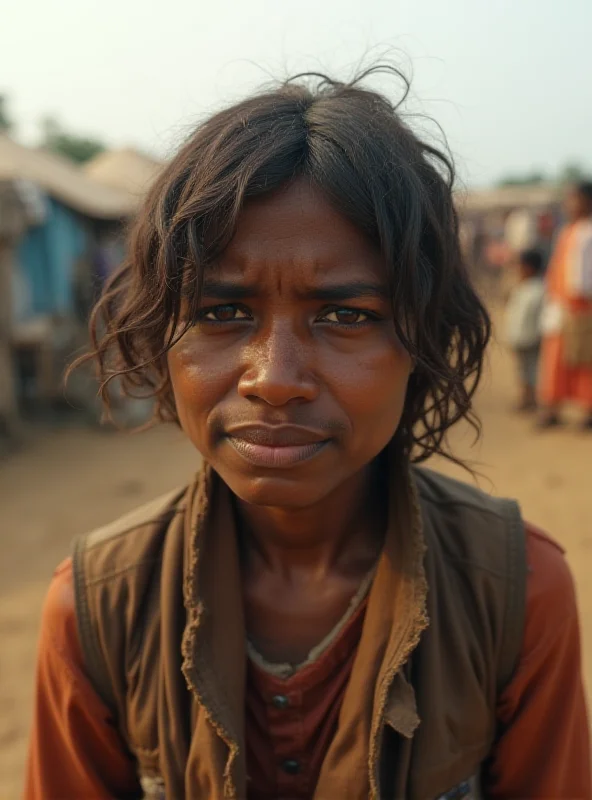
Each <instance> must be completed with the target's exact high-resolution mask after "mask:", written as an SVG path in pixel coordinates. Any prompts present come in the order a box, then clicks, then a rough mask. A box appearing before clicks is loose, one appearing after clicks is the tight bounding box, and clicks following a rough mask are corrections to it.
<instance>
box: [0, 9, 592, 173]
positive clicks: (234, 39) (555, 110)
mask: <svg viewBox="0 0 592 800" xmlns="http://www.w3.org/2000/svg"><path fill="white" fill-rule="evenodd" d="M388 48H393V49H394V53H395V55H396V56H397V58H398V59H399V62H400V64H401V66H403V68H404V69H405V70H406V71H407V72H410V70H412V72H413V76H414V80H413V102H412V104H411V109H414V110H418V109H419V110H421V111H423V112H425V113H428V114H430V115H431V116H433V117H435V119H436V120H437V121H438V122H439V123H440V124H441V125H442V126H443V128H444V130H445V132H446V134H447V136H448V139H449V142H450V145H451V147H452V150H453V152H454V155H455V157H456V159H457V163H458V167H459V172H460V175H461V177H462V178H463V179H464V180H465V181H467V182H469V183H471V184H476V185H481V184H487V183H488V182H491V181H495V180H496V179H497V178H498V177H500V176H501V175H505V174H507V173H512V172H524V171H529V170H531V169H541V170H545V171H556V170H557V169H558V168H559V167H560V166H562V165H563V164H565V163H566V162H578V163H580V164H582V165H584V166H586V167H588V168H590V169H592V53H591V51H592V0H273V1H272V0H210V1H209V2H204V0H160V1H157V0H0V92H4V93H6V94H7V95H8V97H9V99H10V110H11V112H12V116H13V117H14V118H15V119H16V121H17V123H18V131H17V133H18V135H19V137H20V138H21V139H22V140H24V141H27V142H33V141H34V139H35V135H36V131H37V123H38V121H39V119H40V118H41V117H42V116H44V115H46V114H52V115H55V116H56V117H57V118H58V119H59V120H60V121H61V122H62V123H63V125H64V126H65V127H68V128H70V129H72V130H73V131H75V132H77V133H86V134H90V135H97V136H99V137H101V138H104V139H105V140H106V142H107V143H108V144H109V145H112V146H126V145H136V146H139V147H141V148H143V149H145V150H147V151H149V152H153V153H156V154H158V155H166V154H167V153H170V152H171V151H172V150H173V149H174V147H175V146H176V144H178V143H179V142H180V140H181V139H182V138H183V136H184V134H185V133H186V132H188V131H189V130H190V128H191V126H192V124H194V123H195V121H197V120H199V119H200V118H201V117H202V116H203V115H204V114H206V113H208V112H211V111H214V110H216V109H218V108H220V107H221V106H222V105H224V104H226V103H228V102H229V101H232V100H234V99H237V98H239V97H241V96H242V95H244V94H246V93H248V92H249V91H251V90H253V89H254V88H256V87H258V86H259V85H261V84H262V83H265V82H266V81H268V80H269V76H272V77H284V76H285V75H286V74H288V73H290V72H295V71H300V70H304V69H323V70H325V71H329V72H330V73H331V74H334V75H335V76H337V77H345V78H348V77H350V76H351V73H352V70H353V68H354V66H355V64H356V63H358V62H359V61H360V59H361V58H362V57H363V56H364V54H365V53H367V52H369V51H370V52H371V53H372V52H374V53H376V52H378V53H380V52H384V51H386V50H387V49H388ZM379 88H384V89H386V90H388V91H390V92H391V93H392V92H393V91H396V88H397V87H396V86H395V85H394V84H392V83H390V84H384V83H383V84H380V85H379Z"/></svg>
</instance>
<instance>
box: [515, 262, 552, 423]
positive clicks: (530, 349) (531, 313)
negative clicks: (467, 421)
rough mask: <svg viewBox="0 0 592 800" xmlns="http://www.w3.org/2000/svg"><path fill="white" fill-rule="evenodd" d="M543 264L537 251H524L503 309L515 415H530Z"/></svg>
mask: <svg viewBox="0 0 592 800" xmlns="http://www.w3.org/2000/svg"><path fill="white" fill-rule="evenodd" d="M543 269H544V262H543V257H542V255H541V253H540V252H539V251H538V250H524V251H523V252H522V253H520V254H519V256H518V258H517V273H518V283H517V284H516V285H515V286H514V288H513V289H512V290H511V292H510V297H509V300H508V305H507V308H506V341H507V343H508V345H509V346H510V347H511V348H512V350H513V351H514V354H515V356H516V362H517V364H518V373H519V376H520V389H521V398H520V402H519V403H518V405H517V409H516V410H517V411H534V409H535V408H536V385H537V376H538V363H539V352H540V346H541V316H542V311H543V303H544V298H545V283H544V281H543V278H542V274H543Z"/></svg>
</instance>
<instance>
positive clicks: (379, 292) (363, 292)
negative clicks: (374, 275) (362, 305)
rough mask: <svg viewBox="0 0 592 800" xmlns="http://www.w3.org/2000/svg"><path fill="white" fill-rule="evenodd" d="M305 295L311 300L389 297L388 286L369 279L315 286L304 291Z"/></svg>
mask: <svg viewBox="0 0 592 800" xmlns="http://www.w3.org/2000/svg"><path fill="white" fill-rule="evenodd" d="M302 294H303V296H304V297H305V298H307V299H311V300H323V301H325V302H328V303H331V302H339V301H340V300H356V299H358V298H363V297H374V298H376V297H377V298H380V299H381V300H385V299H387V298H388V291H387V288H386V286H383V285H381V284H379V283H370V282H368V281H348V282H347V283H339V284H334V285H332V286H331V285H328V286H315V287H314V288H310V289H307V290H306V291H304V292H303V293H302Z"/></svg>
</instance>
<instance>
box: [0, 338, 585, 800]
mask: <svg viewBox="0 0 592 800" xmlns="http://www.w3.org/2000/svg"><path fill="white" fill-rule="evenodd" d="M512 381H513V369H512V364H511V362H510V360H509V359H508V358H507V356H505V355H503V354H502V353H500V352H499V351H497V350H495V349H494V350H493V352H492V357H491V366H490V375H489V377H488V378H487V379H486V381H485V384H484V387H483V389H482V391H481V394H480V398H479V402H478V406H479V411H480V413H481V416H482V418H483V422H484V431H485V433H484V438H483V441H482V443H481V444H480V445H479V446H478V447H477V448H472V447H471V445H470V437H469V436H468V435H467V432H466V431H459V432H458V433H457V434H456V435H455V437H454V443H455V446H456V447H457V448H458V451H459V452H460V453H461V454H462V455H469V456H470V458H471V459H472V460H473V461H474V462H477V463H476V464H475V467H476V468H477V469H478V471H479V472H480V473H482V474H483V475H484V476H485V479H482V480H481V481H480V483H481V485H482V486H483V487H484V488H486V489H490V490H491V491H492V492H493V493H495V494H508V495H513V496H516V497H518V498H519V499H520V501H521V503H522V506H523V510H524V513H525V515H526V516H527V517H528V518H529V519H531V520H532V521H533V522H535V523H538V524H539V525H540V526H542V527H543V528H545V529H546V530H548V531H550V532H551V533H552V534H553V535H554V536H555V537H556V538H557V539H558V540H559V541H560V542H561V543H562V544H563V546H564V547H566V548H567V551H568V556H569V560H570V563H571V565H572V568H573V571H574V574H575V577H576V581H577V584H578V591H579V600H580V607H581V613H582V624H583V628H584V634H585V635H584V640H585V656H586V671H587V679H588V685H589V686H590V687H592V581H590V577H589V576H590V575H592V479H591V476H592V435H588V436H584V435H582V434H581V433H579V432H578V431H577V429H576V428H571V427H567V428H565V429H562V430H558V431H554V432H552V433H548V434H545V435H544V436H537V435H534V434H533V433H532V430H531V426H530V423H529V422H528V421H526V420H522V419H520V418H515V417H513V416H512V415H511V414H510V413H509V412H508V410H507V409H508V407H509V405H511V402H512V387H513V383H512ZM196 465H197V457H196V455H195V453H194V451H193V450H192V448H191V447H190V446H189V445H188V444H187V443H186V442H184V441H183V439H182V438H181V436H180V434H179V433H177V432H176V431H174V430H173V429H164V428H163V429H159V430H153V431H151V432H149V433H147V434H142V435H139V436H133V437H129V436H121V437H119V436H114V435H112V434H102V433H97V432H90V431H85V430H66V431H60V432H55V433H47V434H42V435H40V436H38V437H37V438H35V439H34V441H32V442H31V443H30V444H29V445H28V446H27V447H26V448H25V449H24V450H23V451H22V452H20V453H18V454H17V455H15V456H13V457H12V458H10V459H7V460H5V461H3V462H0V548H1V549H0V636H1V642H2V649H1V656H0V797H1V798H2V800H13V798H17V797H19V794H20V787H21V776H22V768H23V763H24V759H25V752H26V736H27V729H28V723H29V717H30V710H31V701H32V685H33V665H34V656H35V645H36V636H37V626H38V620H39V612H40V607H41V603H42V599H43V595H44V592H45V589H46V586H47V583H48V581H49V579H50V576H51V573H52V570H53V568H54V566H55V565H56V564H57V563H58V562H59V561H60V560H61V559H62V558H63V557H64V556H65V555H66V554H67V553H68V550H69V543H70V541H71V539H72V537H73V536H74V535H75V534H76V533H78V532H80V531H82V530H85V529H87V528H89V527H93V526H95V525H99V524H102V523H104V522H107V521H109V520H112V519H113V518H115V517H116V516H117V515H118V514H121V513H123V512H124V511H126V510H127V509H129V508H132V507H134V506H136V505H139V504H140V503H142V502H144V501H146V500H148V499H150V498H152V497H154V496H156V495H158V494H159V493H161V492H164V491H167V490H168V489H169V488H173V487H174V486H176V485H179V484H181V483H183V482H184V481H185V480H186V479H187V477H188V476H189V475H190V474H191V473H192V472H193V471H194V469H195V467H196ZM442 468H443V469H445V470H446V471H450V472H453V473H456V472H458V470H457V469H456V468H449V467H447V466H446V465H444V466H443V467H442Z"/></svg>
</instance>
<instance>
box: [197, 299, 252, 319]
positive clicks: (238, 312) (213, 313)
mask: <svg viewBox="0 0 592 800" xmlns="http://www.w3.org/2000/svg"><path fill="white" fill-rule="evenodd" d="M199 318H200V319H201V320H206V321H207V322H235V321H236V320H239V319H250V316H249V314H248V313H247V312H246V311H245V309H243V308H241V307H240V306H237V305H233V304H232V303H226V304H225V305H220V306H212V307H211V308H204V309H202V311H201V312H200V314H199Z"/></svg>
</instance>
